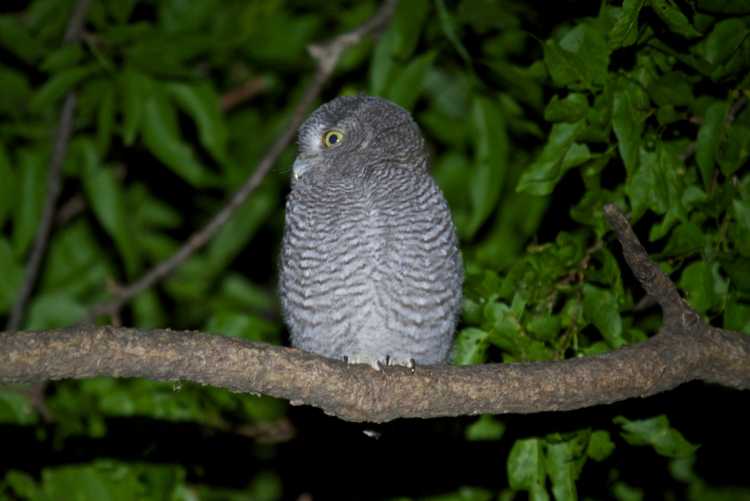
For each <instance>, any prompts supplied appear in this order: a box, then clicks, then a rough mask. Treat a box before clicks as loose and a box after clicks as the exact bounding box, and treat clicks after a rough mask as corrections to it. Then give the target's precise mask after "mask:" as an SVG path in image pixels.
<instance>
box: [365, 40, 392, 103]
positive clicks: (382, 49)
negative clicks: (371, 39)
mask: <svg viewBox="0 0 750 501" xmlns="http://www.w3.org/2000/svg"><path fill="white" fill-rule="evenodd" d="M396 36H397V35H396V32H395V31H394V30H393V29H389V30H386V32H385V33H383V35H382V36H381V37H380V39H379V40H378V44H377V45H376V46H375V51H374V52H373V55H372V61H371V62H370V94H372V95H374V96H383V95H385V92H386V90H387V89H388V84H389V83H390V82H391V75H392V74H393V73H394V71H395V69H396V63H395V61H394V59H393V54H394V52H395V44H396Z"/></svg>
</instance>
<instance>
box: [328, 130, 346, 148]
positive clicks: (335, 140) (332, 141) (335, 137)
mask: <svg viewBox="0 0 750 501" xmlns="http://www.w3.org/2000/svg"><path fill="white" fill-rule="evenodd" d="M343 140H344V133H343V132H341V131H338V130H329V131H328V132H326V133H325V134H323V146H325V147H326V148H333V147H334V146H338V144H339V143H340V142H341V141H343Z"/></svg>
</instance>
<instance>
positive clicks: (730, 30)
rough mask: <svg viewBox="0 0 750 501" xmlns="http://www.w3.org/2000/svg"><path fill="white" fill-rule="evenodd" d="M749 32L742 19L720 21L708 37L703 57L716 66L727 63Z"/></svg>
mask: <svg viewBox="0 0 750 501" xmlns="http://www.w3.org/2000/svg"><path fill="white" fill-rule="evenodd" d="M748 32H750V30H748V26H747V24H746V23H745V21H743V20H742V19H737V18H731V19H725V20H723V21H719V22H718V23H716V25H715V26H714V28H713V30H712V31H711V33H709V34H708V36H707V37H706V41H705V46H704V47H705V49H704V52H703V57H704V58H705V59H706V61H708V62H709V63H711V64H714V65H720V64H723V63H725V62H727V61H728V60H729V59H731V57H732V56H733V55H734V54H735V53H736V52H737V50H738V49H739V48H740V46H741V45H742V43H743V42H744V41H745V39H746V38H747V37H748Z"/></svg>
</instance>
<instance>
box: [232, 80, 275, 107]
mask: <svg viewBox="0 0 750 501" xmlns="http://www.w3.org/2000/svg"><path fill="white" fill-rule="evenodd" d="M267 87H268V79H266V78H263V77H255V78H251V79H249V80H247V81H245V82H243V83H242V84H240V85H238V86H237V87H235V88H233V89H230V90H228V91H227V92H226V93H224V94H223V95H222V96H221V111H224V112H227V111H229V110H231V109H233V108H236V107H237V106H239V105H240V104H242V103H244V102H246V101H248V100H250V99H252V98H253V97H255V96H257V95H258V94H260V93H261V92H262V91H264V90H265V89H266V88H267Z"/></svg>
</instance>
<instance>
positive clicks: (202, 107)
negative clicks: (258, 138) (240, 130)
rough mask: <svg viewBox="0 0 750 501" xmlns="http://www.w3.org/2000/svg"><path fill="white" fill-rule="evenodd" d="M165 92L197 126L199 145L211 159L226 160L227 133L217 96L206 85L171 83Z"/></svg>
mask: <svg viewBox="0 0 750 501" xmlns="http://www.w3.org/2000/svg"><path fill="white" fill-rule="evenodd" d="M167 90H168V91H169V92H170V94H171V95H172V97H174V98H175V100H176V101H177V104H178V105H179V106H180V108H182V109H183V110H185V111H186V112H187V113H188V114H189V115H190V116H191V117H192V119H193V120H194V121H195V124H196V125H197V126H198V137H199V138H200V141H201V144H202V145H203V146H204V147H205V148H206V150H208V151H209V152H210V153H211V155H213V157H214V158H215V159H216V160H217V161H219V162H223V161H224V160H225V159H226V155H227V151H226V147H227V138H228V131H227V127H226V124H225V122H224V117H223V116H222V114H221V109H220V107H219V96H218V95H216V92H214V90H213V88H212V87H211V86H210V85H208V84H207V83H198V84H185V83H171V84H169V85H167Z"/></svg>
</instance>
